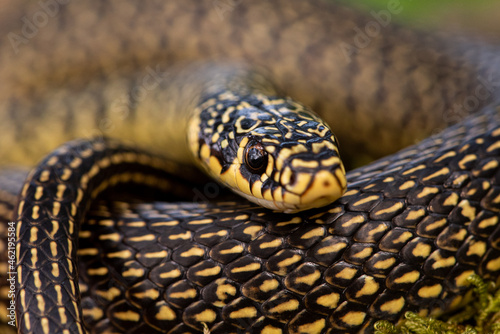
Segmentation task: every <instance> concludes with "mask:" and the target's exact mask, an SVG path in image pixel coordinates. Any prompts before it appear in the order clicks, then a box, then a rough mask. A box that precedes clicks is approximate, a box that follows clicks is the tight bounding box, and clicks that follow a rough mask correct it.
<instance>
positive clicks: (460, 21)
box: [340, 0, 500, 37]
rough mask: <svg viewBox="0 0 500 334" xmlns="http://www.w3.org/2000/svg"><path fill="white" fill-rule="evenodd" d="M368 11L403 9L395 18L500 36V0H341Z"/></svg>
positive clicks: (417, 24)
mask: <svg viewBox="0 0 500 334" xmlns="http://www.w3.org/2000/svg"><path fill="white" fill-rule="evenodd" d="M340 1H341V2H344V3H346V4H348V5H349V6H354V7H355V8H359V9H362V10H365V11H370V10H375V11H377V10H381V9H386V8H387V7H388V6H389V4H390V3H399V5H400V6H401V7H402V8H403V10H402V11H401V13H400V14H398V15H397V16H396V17H395V20H396V21H399V22H404V23H408V24H411V25H415V26H418V27H423V28H433V27H440V28H443V27H444V28H447V29H454V30H457V29H458V30H462V31H466V32H472V33H479V34H481V35H486V36H494V37H498V36H500V20H499V13H500V1H496V0H476V1H470V0H440V1H436V0H351V1H348V0H340Z"/></svg>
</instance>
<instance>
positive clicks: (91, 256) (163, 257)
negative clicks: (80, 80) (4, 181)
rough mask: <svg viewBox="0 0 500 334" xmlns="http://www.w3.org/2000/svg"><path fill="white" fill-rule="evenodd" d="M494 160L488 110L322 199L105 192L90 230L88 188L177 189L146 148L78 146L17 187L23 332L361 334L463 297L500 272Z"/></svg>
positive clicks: (496, 137)
mask: <svg viewBox="0 0 500 334" xmlns="http://www.w3.org/2000/svg"><path fill="white" fill-rule="evenodd" d="M499 156H500V114H499V111H498V107H497V106H496V105H493V106H491V107H490V108H486V109H485V110H484V111H483V112H481V113H480V114H477V115H475V116H474V117H472V118H469V119H467V120H465V121H464V122H462V123H459V124H458V125H456V126H454V127H451V128H449V129H447V130H445V131H444V132H442V133H441V134H439V135H437V136H433V137H430V138H429V139H427V140H424V141H423V142H421V143H420V144H418V145H416V146H412V147H410V148H408V149H405V150H403V151H401V152H399V153H397V154H395V155H393V156H390V157H388V158H386V159H383V160H380V161H378V162H375V163H373V164H371V165H368V166H366V167H363V168H360V169H357V170H354V171H352V172H350V173H348V181H349V185H348V189H347V192H346V194H345V195H344V196H343V197H342V198H341V199H340V200H339V201H337V202H335V203H334V204H331V205H329V206H327V207H325V208H322V209H316V210H312V211H307V212H303V213H297V214H294V215H287V214H283V213H276V212H272V211H269V210H266V209H262V208H258V207H255V206H253V205H251V204H249V203H248V202H234V203H232V202H225V203H224V202H220V203H206V204H199V203H184V204H175V203H162V202H155V203H150V204H148V203H142V204H141V203H139V204H127V203H123V202H116V203H106V202H98V203H96V204H95V205H94V206H93V208H92V209H91V210H90V212H89V213H88V215H87V216H86V222H85V223H84V224H83V225H82V227H81V229H80V228H79V226H78V224H77V223H76V222H77V221H78V220H79V218H80V217H82V215H83V214H84V213H85V211H86V206H87V204H88V199H89V198H94V197H95V196H96V195H97V194H98V193H99V192H100V191H102V190H104V189H106V188H109V187H110V186H112V185H117V184H119V183H123V182H125V183H126V182H137V183H140V184H147V185H150V186H153V187H155V186H159V187H160V188H164V189H166V190H168V189H182V188H180V187H179V186H175V185H174V184H172V183H170V181H168V180H169V179H168V178H165V177H168V174H165V171H167V172H174V171H173V170H172V167H168V165H166V166H165V165H163V164H162V163H161V162H160V161H159V160H157V158H155V157H150V156H148V155H146V154H145V153H141V152H135V151H133V150H131V149H128V148H124V147H121V146H120V145H117V144H114V143H112V142H111V143H106V142H101V141H97V142H91V143H88V142H85V141H83V142H81V141H79V142H74V143H71V144H67V145H66V146H63V148H62V149H60V150H59V151H56V152H55V153H54V154H52V155H51V156H49V157H48V158H47V159H46V160H45V161H44V162H43V163H42V164H41V165H40V166H39V167H38V169H37V171H36V172H35V173H34V174H32V175H31V177H30V178H29V179H30V180H31V181H29V182H28V183H27V185H26V186H25V187H24V188H23V191H22V198H21V202H20V204H19V209H18V216H19V218H18V223H19V225H18V226H19V229H18V234H19V235H18V237H19V240H20V242H19V244H18V247H17V250H18V254H19V255H18V256H19V260H20V267H19V270H18V276H19V282H20V284H21V285H20V292H19V294H18V296H17V298H16V302H17V305H20V308H19V313H18V321H19V326H20V331H21V332H23V333H54V332H61V333H83V332H84V328H85V326H88V329H89V330H90V332H93V333H102V332H106V333H122V332H128V333H146V332H147V333H155V332H168V333H199V332H201V331H203V330H204V329H205V328H208V329H209V330H210V332H211V333H223V332H224V333H238V332H244V331H249V332H252V333H281V332H289V333H342V332H351V333H352V332H358V331H366V332H370V331H371V328H372V326H373V323H374V322H375V321H376V320H377V319H389V320H397V319H398V318H399V317H400V316H401V315H402V314H403V312H405V311H407V310H413V311H416V312H419V313H420V314H428V313H429V312H439V311H440V310H444V309H451V308H453V307H457V306H459V305H460V304H463V303H466V302H467V300H468V297H467V296H468V295H469V294H468V291H469V290H470V287H469V286H468V284H467V283H466V279H467V277H469V276H470V275H471V274H473V273H477V274H479V275H480V276H481V277H483V278H484V279H486V280H494V281H496V280H498V277H499V272H500V246H499V244H498V240H500V237H499V235H498V234H499V233H500V232H499V231H500V229H499V226H500V225H499V224H498V219H499V216H498V212H499V211H500V180H499V179H498V177H499V175H500V173H499V171H500V169H499V163H500V162H499ZM142 168H146V169H142ZM144 171H148V172H147V173H146V174H150V175H149V176H147V175H145V172H144ZM158 173H162V178H161V180H163V181H160V179H159V178H158V177H157V175H158ZM78 238H79V239H80V245H79V248H78V250H77V247H76V240H77V239H78ZM56 240H57V241H58V242H56ZM77 253H78V255H79V265H80V269H83V270H77V267H76V263H75V261H74V260H72V259H74V258H75V255H76V254H77ZM78 272H80V274H77V273H78ZM78 279H80V283H78ZM79 290H80V291H81V293H82V298H81V299H80V296H79ZM80 300H81V303H80ZM84 323H85V325H84Z"/></svg>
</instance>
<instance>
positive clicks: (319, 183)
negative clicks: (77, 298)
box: [189, 92, 346, 213]
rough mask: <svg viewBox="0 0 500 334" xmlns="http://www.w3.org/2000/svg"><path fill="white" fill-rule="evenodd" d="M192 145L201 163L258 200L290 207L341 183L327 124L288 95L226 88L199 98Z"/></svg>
mask: <svg viewBox="0 0 500 334" xmlns="http://www.w3.org/2000/svg"><path fill="white" fill-rule="evenodd" d="M198 115H199V117H196V118H197V120H196V121H191V125H190V128H191V129H190V138H189V141H190V146H191V148H192V150H193V152H194V153H195V157H196V159H197V160H198V162H199V163H200V164H201V165H202V166H203V168H204V169H205V170H206V171H207V172H208V173H209V174H210V175H211V176H212V177H214V178H215V179H217V180H219V181H220V182H221V183H222V184H224V185H226V186H228V187H229V188H230V189H231V190H233V191H234V192H236V193H238V194H240V195H242V196H243V197H245V198H247V199H248V200H250V201H252V202H254V203H257V204H259V205H261V206H263V207H266V208H269V209H273V210H277V211H282V212H285V213H294V212H298V211H302V210H307V209H312V208H317V207H322V206H325V205H327V204H330V203H331V202H333V201H335V200H336V199H338V198H339V197H340V196H342V194H343V193H344V191H345V189H346V177H345V170H344V166H343V164H342V161H341V160H340V157H339V151H338V145H337V141H336V139H335V136H334V135H333V134H332V132H331V130H330V128H329V127H328V125H327V124H326V123H324V122H323V121H322V120H321V119H320V118H319V117H318V116H316V115H315V114H314V113H313V112H312V111H310V110H309V109H307V108H306V107H305V106H303V105H302V104H299V103H297V102H295V101H293V100H292V99H290V98H278V97H269V96H265V95H260V94H251V95H248V96H235V95H234V94H232V93H230V92H224V93H221V94H219V95H215V96H213V97H212V98H210V99H207V100H206V102H205V103H203V104H202V105H201V106H200V110H199V111H198Z"/></svg>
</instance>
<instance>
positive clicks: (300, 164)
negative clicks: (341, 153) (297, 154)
mask: <svg viewBox="0 0 500 334" xmlns="http://www.w3.org/2000/svg"><path fill="white" fill-rule="evenodd" d="M333 158H335V157H333ZM292 167H294V168H318V167H319V163H318V162H317V161H316V160H309V161H307V160H302V159H298V158H297V159H293V160H292Z"/></svg>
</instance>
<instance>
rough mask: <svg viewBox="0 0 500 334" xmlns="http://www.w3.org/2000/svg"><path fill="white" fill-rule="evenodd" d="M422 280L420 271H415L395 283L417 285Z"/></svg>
mask: <svg viewBox="0 0 500 334" xmlns="http://www.w3.org/2000/svg"><path fill="white" fill-rule="evenodd" d="M419 278H420V272H418V270H413V271H410V272H407V273H405V274H403V275H401V276H399V277H397V278H395V279H394V283H396V284H411V283H415V282H416V281H418V279H419Z"/></svg>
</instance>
